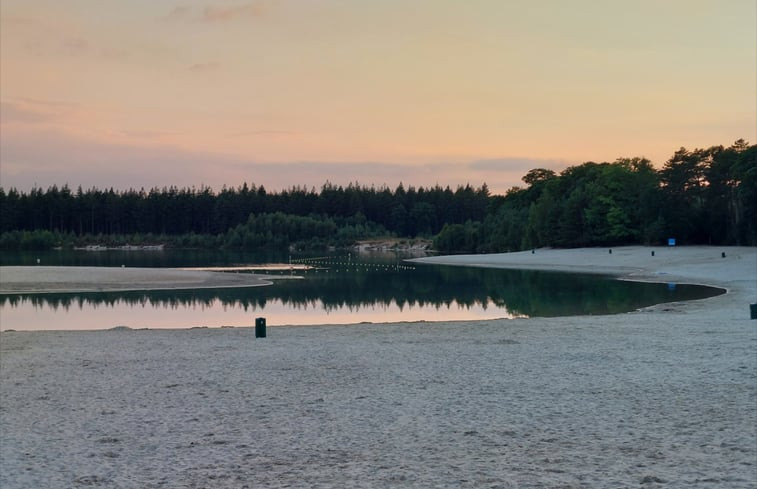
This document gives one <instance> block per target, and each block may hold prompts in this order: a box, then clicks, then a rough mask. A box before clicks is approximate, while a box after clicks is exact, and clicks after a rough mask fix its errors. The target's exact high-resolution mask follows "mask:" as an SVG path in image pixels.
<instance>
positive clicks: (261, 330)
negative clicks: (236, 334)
mask: <svg viewBox="0 0 757 489" xmlns="http://www.w3.org/2000/svg"><path fill="white" fill-rule="evenodd" d="M255 338H265V318H255Z"/></svg>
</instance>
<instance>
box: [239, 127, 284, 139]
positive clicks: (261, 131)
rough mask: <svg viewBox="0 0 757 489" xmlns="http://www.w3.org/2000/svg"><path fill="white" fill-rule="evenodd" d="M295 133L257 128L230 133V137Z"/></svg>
mask: <svg viewBox="0 0 757 489" xmlns="http://www.w3.org/2000/svg"><path fill="white" fill-rule="evenodd" d="M295 134H296V133H295V132H293V131H284V130H279V129H259V130H256V131H243V132H237V133H234V134H230V135H229V136H230V137H233V138H241V137H247V136H294V135H295Z"/></svg>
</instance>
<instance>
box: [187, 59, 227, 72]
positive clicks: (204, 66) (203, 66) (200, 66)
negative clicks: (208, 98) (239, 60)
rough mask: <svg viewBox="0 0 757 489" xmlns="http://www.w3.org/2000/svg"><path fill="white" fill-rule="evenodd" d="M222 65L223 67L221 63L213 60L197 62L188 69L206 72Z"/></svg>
mask: <svg viewBox="0 0 757 489" xmlns="http://www.w3.org/2000/svg"><path fill="white" fill-rule="evenodd" d="M220 67H221V64H220V63H217V62H215V61H211V62H209V63H195V64H193V65H192V66H190V67H189V68H188V70H189V71H192V72H194V73H205V72H208V71H215V70H217V69H218V68H220Z"/></svg>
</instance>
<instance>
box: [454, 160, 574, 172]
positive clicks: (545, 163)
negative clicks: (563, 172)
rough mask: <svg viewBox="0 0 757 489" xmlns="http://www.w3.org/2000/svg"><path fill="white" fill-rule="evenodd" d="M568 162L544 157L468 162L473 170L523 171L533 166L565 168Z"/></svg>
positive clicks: (531, 168)
mask: <svg viewBox="0 0 757 489" xmlns="http://www.w3.org/2000/svg"><path fill="white" fill-rule="evenodd" d="M569 164H570V163H568V162H567V161H564V160H554V159H546V158H492V159H486V160H477V161H473V162H471V163H469V164H468V168H470V169H471V170H474V171H509V172H511V171H523V172H527V171H528V170H533V169H534V168H552V169H554V168H561V169H562V168H566V167H568V165H569Z"/></svg>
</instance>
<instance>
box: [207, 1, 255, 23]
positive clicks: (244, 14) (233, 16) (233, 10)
mask: <svg viewBox="0 0 757 489" xmlns="http://www.w3.org/2000/svg"><path fill="white" fill-rule="evenodd" d="M263 13H264V8H263V5H262V4H260V3H257V2H254V3H247V4H244V5H231V6H224V7H219V6H212V7H211V6H208V7H205V9H204V10H203V12H202V19H203V20H204V21H205V22H228V21H231V20H237V19H246V18H252V17H260V16H261V15H263Z"/></svg>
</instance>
